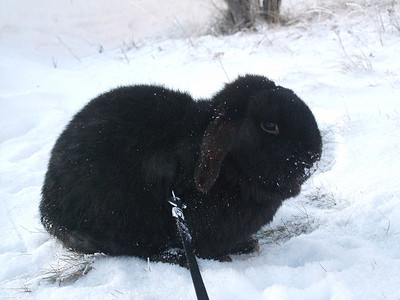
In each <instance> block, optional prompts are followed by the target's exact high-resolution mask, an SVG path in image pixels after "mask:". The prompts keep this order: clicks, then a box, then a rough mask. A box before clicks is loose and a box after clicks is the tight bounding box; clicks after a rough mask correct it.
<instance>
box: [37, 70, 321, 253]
mask: <svg viewBox="0 0 400 300" xmlns="http://www.w3.org/2000/svg"><path fill="white" fill-rule="evenodd" d="M320 154H321V136H320V132H319V130H318V126H317V124H316V121H315V119H314V116H313V114H312V113H311V111H310V110H309V108H308V107H307V106H306V105H305V104H304V102H303V101H302V100H300V99H299V98H298V97H297V96H296V95H295V94H294V93H293V92H292V91H291V90H289V89H285V88H283V87H280V86H276V85H275V84H274V83H273V82H272V81H270V80H268V79H266V78H265V77H262V76H256V75H246V76H243V77H239V78H238V79H236V80H235V81H234V82H232V83H229V84H227V85H226V86H225V87H224V88H223V89H222V90H221V91H220V92H219V93H217V94H216V95H215V96H214V97H212V98H211V100H198V101H194V100H193V99H192V97H191V96H189V95H188V94H186V93H182V92H178V91H172V90H170V89H167V88H165V87H162V86H154V85H136V86H129V87H121V88H117V89H115V90H112V91H110V92H107V93H104V94H102V95H100V96H98V97H97V98H95V99H94V100H92V101H91V102H89V103H88V104H87V105H86V106H85V107H84V108H83V109H82V110H81V111H80V112H78V113H77V114H76V115H75V117H74V118H73V119H72V121H71V122H70V123H69V124H68V126H67V127H66V129H65V130H64V132H63V133H62V134H61V136H60V137H59V138H58V140H57V142H56V144H55V146H54V149H53V150H52V153H51V159H50V162H49V165H48V171H47V174H46V177H45V182H44V185H43V189H42V196H43V198H42V201H41V204H40V213H41V220H42V223H43V225H44V226H45V227H46V229H47V230H48V231H49V232H50V233H51V234H53V235H54V236H56V237H57V238H58V239H59V240H61V241H62V242H63V243H64V245H65V246H66V247H68V248H71V249H73V250H75V251H79V252H83V253H94V252H104V253H107V254H110V255H134V256H139V257H144V258H147V257H150V258H153V257H158V256H159V255H161V254H162V253H163V252H164V251H166V250H168V249H171V248H181V245H182V244H181V241H180V238H179V236H178V235H177V228H176V224H175V220H174V218H173V217H172V215H171V206H170V204H168V203H167V201H166V200H167V199H168V198H169V197H170V196H171V191H172V190H174V192H175V194H176V195H177V196H178V197H180V198H181V199H182V200H183V202H185V203H186V204H187V209H185V211H184V214H185V217H186V220H187V223H188V227H189V229H190V231H191V234H192V237H193V246H194V248H195V251H196V254H197V255H198V256H200V257H204V258H216V257H221V256H223V255H226V254H228V253H231V252H233V251H235V248H236V247H237V246H238V245H239V244H243V243H245V242H246V241H247V240H249V239H250V238H251V236H252V234H254V233H255V232H256V231H257V230H258V229H260V227H261V226H263V225H264V224H266V223H268V222H269V221H271V220H272V218H273V216H274V214H275V212H276V210H277V209H278V208H279V206H280V205H281V203H282V201H283V200H284V199H286V198H289V197H292V196H295V195H297V194H298V193H299V192H300V186H301V184H302V183H303V182H304V181H305V180H306V179H307V177H308V176H309V169H310V168H311V167H312V165H313V164H314V163H315V162H316V161H317V160H318V159H319V157H320Z"/></svg>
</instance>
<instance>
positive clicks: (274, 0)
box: [262, 0, 281, 23]
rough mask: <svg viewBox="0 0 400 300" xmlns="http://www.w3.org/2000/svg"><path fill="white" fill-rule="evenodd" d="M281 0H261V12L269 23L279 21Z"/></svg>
mask: <svg viewBox="0 0 400 300" xmlns="http://www.w3.org/2000/svg"><path fill="white" fill-rule="evenodd" d="M280 6H281V0H263V11H262V14H263V15H264V16H265V19H266V20H267V22H269V23H278V22H279V9H280Z"/></svg>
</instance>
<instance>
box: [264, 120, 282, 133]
mask: <svg viewBox="0 0 400 300" xmlns="http://www.w3.org/2000/svg"><path fill="white" fill-rule="evenodd" d="M260 126H261V128H262V130H264V131H265V132H268V133H271V134H274V135H278V134H279V127H278V125H277V124H276V123H271V122H261V124H260Z"/></svg>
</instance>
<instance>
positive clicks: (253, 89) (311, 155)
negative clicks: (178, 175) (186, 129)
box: [194, 75, 322, 198]
mask: <svg viewBox="0 0 400 300" xmlns="http://www.w3.org/2000/svg"><path fill="white" fill-rule="evenodd" d="M213 105H214V106H213V109H214V116H213V119H212V121H211V122H210V124H209V125H208V127H207V129H206V131H205V133H204V136H203V141H202V145H201V153H200V157H199V161H198V163H197V166H196V169H195V174H194V177H195V182H196V188H197V189H198V190H199V191H201V192H208V191H209V190H210V189H211V188H212V186H213V185H214V183H215V181H216V180H217V178H218V177H219V175H220V172H222V171H221V168H222V169H224V168H225V169H226V170H228V171H227V173H229V174H230V176H231V178H232V180H236V181H237V182H241V183H242V184H245V185H249V186H251V187H252V189H256V190H260V191H268V192H275V193H279V194H281V195H282V196H284V197H285V198H286V197H291V196H294V195H296V194H298V193H299V191H300V186H301V184H302V183H303V182H304V181H305V180H306V179H307V178H308V177H309V175H310V169H311V167H312V166H313V164H314V162H316V161H317V160H318V159H319V157H320V155H321V148H322V142H321V135H320V132H319V130H318V126H317V123H316V121H315V118H314V116H313V114H312V112H311V111H310V109H309V108H308V107H307V105H306V104H305V103H304V102H303V101H302V100H301V99H300V98H299V97H297V96H296V95H295V94H294V93H293V91H291V90H289V89H286V88H283V87H280V86H276V85H275V84H274V83H273V82H272V81H270V80H268V79H266V78H265V77H262V76H254V75H246V76H244V77H239V78H238V79H237V80H236V81H234V82H232V83H230V84H227V85H226V86H225V88H224V89H222V90H221V91H220V92H219V93H218V94H216V95H215V96H214V97H213Z"/></svg>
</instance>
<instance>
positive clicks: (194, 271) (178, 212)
mask: <svg viewBox="0 0 400 300" xmlns="http://www.w3.org/2000/svg"><path fill="white" fill-rule="evenodd" d="M168 202H169V203H170V204H171V205H172V206H173V207H172V216H173V217H174V218H175V219H176V226H177V227H178V231H179V235H180V236H181V239H182V244H183V248H184V249H185V254H186V259H187V262H188V264H189V269H190V275H191V276H192V281H193V285H194V289H195V291H196V296H197V299H198V300H208V299H209V298H208V295H207V291H206V287H205V286H204V282H203V279H202V278H201V274H200V269H199V265H198V264H197V260H196V257H195V256H194V252H193V247H192V236H191V235H190V232H189V229H188V227H187V225H186V222H185V216H184V215H183V211H182V209H185V208H186V205H185V204H183V203H182V201H181V199H180V198H178V197H175V193H174V191H172V198H169V199H168Z"/></svg>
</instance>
